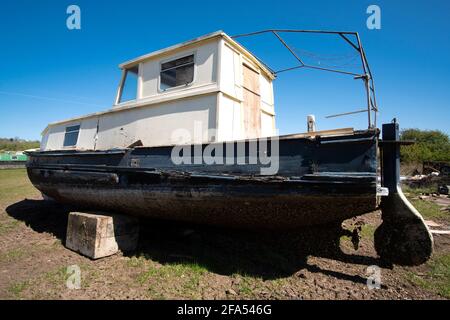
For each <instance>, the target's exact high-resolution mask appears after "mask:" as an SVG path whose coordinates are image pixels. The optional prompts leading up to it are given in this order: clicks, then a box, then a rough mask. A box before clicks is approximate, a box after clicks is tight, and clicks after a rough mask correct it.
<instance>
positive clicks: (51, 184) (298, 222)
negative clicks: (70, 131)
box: [27, 131, 378, 229]
mask: <svg viewBox="0 0 450 320" xmlns="http://www.w3.org/2000/svg"><path fill="white" fill-rule="evenodd" d="M377 141H378V132H377V131H363V132H357V133H355V134H353V135H346V136H339V137H329V138H317V139H309V138H295V137H282V138H280V140H279V170H278V172H277V174H276V175H272V176H262V175H260V169H261V167H264V166H263V165H261V164H245V165H224V164H211V165H206V164H181V165H175V164H173V163H172V161H171V158H170V154H171V150H172V148H171V147H153V148H134V149H128V150H115V151H106V152H100V151H96V152H76V151H64V152H62V151H61V152H34V153H31V154H30V160H29V162H28V164H27V169H28V175H29V177H30V180H31V181H32V183H33V184H34V185H35V186H36V188H38V189H39V190H40V191H41V192H42V193H44V194H45V195H47V196H49V197H51V198H53V199H55V200H56V201H58V202H61V203H65V204H69V205H72V206H75V207H77V208H80V209H81V208H82V209H85V210H105V211H114V212H120V213H125V214H130V215H134V216H138V217H151V218H161V219H172V220H181V221H189V222H195V223H203V224H215V225H225V226H231V227H247V228H271V229H285V228H296V227H299V226H304V225H314V224H323V223H331V222H338V221H342V220H344V219H347V218H350V217H353V216H357V215H361V214H364V213H367V212H371V211H373V210H375V209H376V208H377V206H378V201H377ZM243 143H244V142H243ZM233 144H234V147H236V144H237V143H236V142H230V143H225V144H218V145H224V146H225V145H228V146H230V145H233ZM248 144H249V142H248V141H247V142H245V145H246V148H247V151H248V148H249V146H248ZM205 147H206V146H203V149H204V148H205ZM224 149H225V148H224ZM269 149H270V144H269ZM259 151H261V150H258V152H259ZM224 156H225V155H224Z"/></svg>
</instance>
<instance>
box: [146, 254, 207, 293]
mask: <svg viewBox="0 0 450 320" xmlns="http://www.w3.org/2000/svg"><path fill="white" fill-rule="evenodd" d="M206 273H207V270H206V269H205V268H204V267H203V266H201V265H199V264H197V263H174V264H166V265H161V266H155V265H151V266H149V267H148V269H147V270H146V271H145V272H143V273H141V274H140V275H139V276H138V278H137V281H138V282H139V283H140V284H141V285H144V284H147V283H148V284H150V287H149V289H148V293H149V295H150V296H152V297H153V298H156V299H165V294H164V293H165V292H166V293H168V294H169V295H170V294H172V295H173V294H175V295H181V296H182V297H184V298H190V299H199V298H201V296H199V295H200V291H199V285H200V281H201V278H202V276H203V275H204V274H206ZM165 284H166V285H165ZM161 286H162V287H161Z"/></svg>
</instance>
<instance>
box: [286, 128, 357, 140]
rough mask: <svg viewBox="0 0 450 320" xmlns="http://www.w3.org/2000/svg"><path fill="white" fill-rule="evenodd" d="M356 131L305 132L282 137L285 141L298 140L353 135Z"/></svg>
mask: <svg viewBox="0 0 450 320" xmlns="http://www.w3.org/2000/svg"><path fill="white" fill-rule="evenodd" d="M354 133H355V131H354V130H353V128H342V129H332V130H322V131H314V132H305V133H296V134H288V135H284V136H280V138H283V139H297V138H306V137H315V136H321V137H326V136H328V137H329V136H343V135H351V134H354Z"/></svg>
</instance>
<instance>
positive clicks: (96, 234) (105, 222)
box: [66, 212, 139, 259]
mask: <svg viewBox="0 0 450 320" xmlns="http://www.w3.org/2000/svg"><path fill="white" fill-rule="evenodd" d="M138 238H139V224H138V221H137V220H136V219H135V218H132V217H129V216H123V215H119V214H109V213H103V212H100V213H95V214H93V213H85V212H71V213H70V214H69V219H68V223H67V236H66V247H67V248H69V249H71V250H73V251H76V252H79V253H81V254H83V255H85V256H88V257H89V258H91V259H98V258H102V257H107V256H110V255H113V254H115V253H116V252H118V251H119V250H121V251H124V252H126V251H133V250H135V249H136V246H137V242H138Z"/></svg>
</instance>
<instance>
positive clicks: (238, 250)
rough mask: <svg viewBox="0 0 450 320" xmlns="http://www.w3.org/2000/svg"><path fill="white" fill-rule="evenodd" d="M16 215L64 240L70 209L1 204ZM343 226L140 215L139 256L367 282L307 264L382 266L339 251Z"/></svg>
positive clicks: (259, 273) (266, 274)
mask: <svg viewBox="0 0 450 320" xmlns="http://www.w3.org/2000/svg"><path fill="white" fill-rule="evenodd" d="M6 212H7V213H8V214H9V215H10V216H11V217H13V218H15V219H17V220H21V221H24V222H25V223H26V225H27V226H29V227H31V228H32V229H33V230H35V231H36V232H48V233H51V234H53V235H54V236H56V237H57V238H59V239H60V240H61V241H62V243H64V242H65V237H66V226H67V215H68V213H69V212H70V208H68V207H64V206H61V205H59V204H56V203H53V202H49V201H42V200H23V201H20V202H17V203H15V204H12V205H10V206H9V207H7V208H6ZM341 235H342V228H341V227H340V224H338V225H326V226H320V227H308V228H304V229H300V230H296V231H295V232H293V231H290V232H255V231H251V232H250V231H246V230H230V229H222V228H217V227H207V226H199V225H191V224H187V223H179V222H166V221H156V220H145V221H142V223H141V232H140V239H139V245H138V249H137V250H136V252H133V253H127V254H126V255H127V256H139V257H142V256H143V257H145V258H147V259H151V260H153V261H158V262H160V263H162V264H169V263H198V264H199V265H201V266H203V267H205V268H206V269H208V270H209V271H211V272H214V273H218V274H222V275H232V274H235V273H237V274H245V275H250V276H256V277H261V278H263V279H277V278H282V277H288V276H291V275H293V274H295V273H296V272H298V271H300V270H302V269H306V270H308V271H310V272H313V273H323V274H326V275H329V276H332V277H335V278H339V279H344V280H349V281H352V282H359V283H366V281H367V280H366V279H365V278H363V277H360V276H353V275H348V274H345V273H342V272H337V271H333V270H326V269H323V268H321V267H319V266H316V265H310V264H308V263H307V258H308V256H310V255H311V256H317V257H325V258H330V259H333V260H338V261H342V262H346V263H352V264H361V265H381V262H380V261H379V260H378V259H375V258H373V257H369V256H361V255H348V254H344V253H343V252H342V251H341V250H340V247H339V239H340V237H341Z"/></svg>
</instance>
